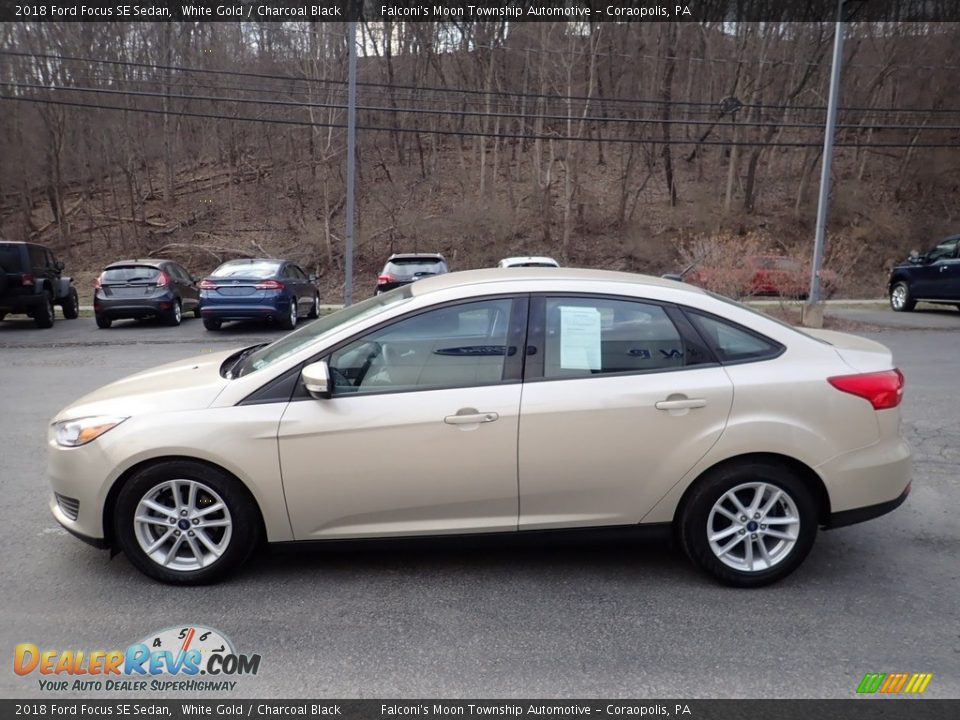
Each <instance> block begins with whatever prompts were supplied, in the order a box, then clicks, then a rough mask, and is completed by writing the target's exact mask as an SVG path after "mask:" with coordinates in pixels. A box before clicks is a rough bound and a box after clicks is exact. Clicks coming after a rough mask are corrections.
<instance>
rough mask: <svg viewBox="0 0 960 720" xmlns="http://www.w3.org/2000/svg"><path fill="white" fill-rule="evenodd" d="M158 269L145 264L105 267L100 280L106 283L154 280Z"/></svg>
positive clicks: (157, 274)
mask: <svg viewBox="0 0 960 720" xmlns="http://www.w3.org/2000/svg"><path fill="white" fill-rule="evenodd" d="M159 275H160V270H158V269H157V268H155V267H149V266H147V265H124V266H122V267H112V268H107V269H106V270H104V271H103V274H102V275H100V282H101V283H105V284H107V285H110V284H114V283H130V282H155V281H156V279H157V277H159Z"/></svg>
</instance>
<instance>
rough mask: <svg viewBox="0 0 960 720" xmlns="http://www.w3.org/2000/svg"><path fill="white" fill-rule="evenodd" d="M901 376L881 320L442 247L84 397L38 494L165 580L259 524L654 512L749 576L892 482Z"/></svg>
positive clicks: (447, 524) (221, 559) (779, 569)
mask: <svg viewBox="0 0 960 720" xmlns="http://www.w3.org/2000/svg"><path fill="white" fill-rule="evenodd" d="M902 393H903V375H902V374H901V373H900V371H899V370H897V369H896V368H894V367H893V365H892V363H891V355H890V352H889V351H888V350H887V349H886V348H885V347H884V346H882V345H880V344H878V343H875V342H872V341H870V340H866V339H863V338H860V337H856V336H853V335H847V334H843V333H836V332H827V331H808V332H800V331H798V330H796V329H794V328H791V327H789V326H787V325H784V324H781V323H780V322H778V321H776V320H774V319H772V318H769V317H767V316H765V315H762V314H760V313H756V312H754V311H752V310H750V309H748V308H746V307H744V306H742V305H738V304H736V303H733V302H731V301H728V300H726V299H723V298H720V297H718V296H715V295H711V294H708V293H706V292H703V291H701V290H699V289H697V288H694V287H690V286H688V285H683V284H680V283H676V282H672V281H669V280H661V279H657V278H652V277H645V276H640V275H630V274H624V273H613V272H603V271H591V270H568V269H547V268H526V269H512V270H481V271H471V272H462V273H453V274H447V275H442V276H437V277H434V278H429V279H425V280H421V281H420V282H418V283H415V284H413V285H406V286H403V287H401V288H398V289H396V290H394V291H391V292H388V293H385V294H383V295H379V296H377V297H374V298H371V299H369V300H366V301H363V302H360V303H358V304H356V305H353V306H351V307H349V308H346V309H344V310H341V311H339V312H336V313H333V314H332V315H328V316H326V317H323V318H321V319H320V320H317V321H315V322H313V323H311V324H310V325H306V326H304V327H302V328H300V329H299V330H297V331H296V332H293V333H291V334H289V335H286V336H285V337H282V338H280V339H279V340H277V341H276V342H273V343H270V344H268V345H264V346H255V347H251V348H246V349H244V350H235V351H228V352H222V353H218V354H213V355H203V356H201V357H198V358H193V359H191V360H185V361H182V362H176V363H172V364H169V365H164V366H162V367H158V368H156V369H154V370H149V371H147V372H142V373H139V374H136V375H133V376H131V377H128V378H126V379H123V380H120V381H118V382H115V383H112V384H110V385H107V386H106V387H104V388H102V389H100V390H98V391H96V392H94V393H91V394H90V395H87V396H86V397H83V398H81V399H80V400H78V401H77V402H75V403H73V404H72V405H70V406H69V407H67V408H65V409H64V410H63V411H61V412H60V413H59V414H58V415H57V416H56V417H55V418H54V419H53V421H52V423H51V425H50V432H49V466H48V471H49V476H50V481H51V484H52V485H53V497H52V498H51V503H50V508H51V510H52V512H53V514H54V516H55V517H56V519H57V520H58V521H59V522H60V523H61V524H62V525H63V526H64V527H65V528H66V529H67V530H69V531H70V532H71V533H73V534H75V535H77V536H78V537H80V538H81V539H85V540H87V541H89V542H91V543H93V544H94V545H97V546H100V547H109V548H111V549H116V550H121V551H123V552H124V553H125V554H126V555H127V556H128V557H129V559H130V561H131V562H132V563H133V564H134V565H135V566H136V567H137V568H139V569H140V570H141V571H143V572H144V573H146V574H147V575H149V576H151V577H153V578H156V579H158V580H162V581H164V582H169V583H177V584H198V583H205V582H212V581H215V580H217V579H219V578H222V577H223V576H224V575H225V574H227V573H228V572H230V571H232V570H235V569H236V568H237V567H238V566H239V565H240V564H241V563H242V562H243V561H244V560H245V559H246V558H247V557H248V556H249V555H250V553H251V552H252V550H253V549H254V548H255V547H256V546H257V545H258V544H259V543H261V542H263V541H267V542H270V543H285V542H290V541H306V540H316V541H325V540H344V539H358V538H388V537H411V536H442V535H455V534H466V533H501V534H514V536H517V534H521V535H522V534H524V533H530V532H532V531H539V532H540V533H541V534H542V533H543V532H544V531H564V532H569V531H572V530H579V529H606V530H620V529H624V530H626V529H631V528H634V529H636V528H643V527H648V528H654V529H667V530H671V531H672V532H673V533H674V534H675V537H676V538H677V539H678V541H679V543H680V545H681V546H682V547H683V549H684V550H685V551H686V553H687V555H688V556H689V557H690V559H691V560H692V561H693V562H694V563H695V564H697V565H698V566H699V567H701V568H702V569H703V570H705V571H706V572H707V573H709V574H711V575H712V576H714V577H715V578H717V579H719V580H720V581H722V582H724V583H727V584H731V585H736V586H743V587H752V586H759V585H764V584H767V583H770V582H774V581H776V580H778V579H780V578H782V577H784V576H786V575H787V574H789V573H790V572H791V571H793V570H794V569H795V568H796V567H797V566H799V565H800V563H801V562H802V561H803V559H804V557H805V556H806V555H807V553H808V552H809V551H810V548H811V546H812V544H813V541H814V537H815V536H816V534H817V529H818V528H834V527H838V526H841V525H848V524H851V523H855V522H860V521H862V520H867V519H869V518H873V517H876V516H878V515H881V514H883V513H886V512H889V511H890V510H892V509H894V508H896V507H897V506H898V505H900V503H902V502H903V501H904V500H905V499H906V496H907V494H908V492H909V490H910V449H909V447H908V446H907V444H906V443H905V442H904V440H903V438H902V437H901V434H900V410H899V404H900V400H901V397H902Z"/></svg>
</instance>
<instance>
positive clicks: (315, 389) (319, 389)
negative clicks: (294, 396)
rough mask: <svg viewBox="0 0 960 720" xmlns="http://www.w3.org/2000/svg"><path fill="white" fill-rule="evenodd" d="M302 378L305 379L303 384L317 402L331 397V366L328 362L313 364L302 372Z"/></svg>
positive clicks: (321, 361) (322, 361)
mask: <svg viewBox="0 0 960 720" xmlns="http://www.w3.org/2000/svg"><path fill="white" fill-rule="evenodd" d="M300 377H302V378H303V384H304V385H305V386H306V388H307V392H308V393H310V395H311V396H313V397H314V398H315V399H317V400H323V399H328V398H329V397H330V366H329V365H327V361H326V360H320V361H319V362H315V363H311V364H309V365H307V366H306V367H305V368H304V369H303V370H301V371H300Z"/></svg>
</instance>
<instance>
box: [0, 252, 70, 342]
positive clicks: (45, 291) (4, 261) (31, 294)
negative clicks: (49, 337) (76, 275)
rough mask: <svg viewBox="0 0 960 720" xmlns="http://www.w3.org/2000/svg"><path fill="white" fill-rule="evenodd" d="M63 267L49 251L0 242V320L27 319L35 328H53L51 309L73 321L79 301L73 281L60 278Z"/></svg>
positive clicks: (52, 312)
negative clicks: (26, 317) (55, 309)
mask: <svg viewBox="0 0 960 720" xmlns="http://www.w3.org/2000/svg"><path fill="white" fill-rule="evenodd" d="M62 272H63V263H62V262H60V261H59V260H57V258H56V257H55V256H54V254H53V253H52V252H51V251H50V249H49V248H47V247H44V246H43V245H37V244H36V243H28V242H14V241H12V240H0V320H3V319H4V318H5V317H6V316H7V315H17V314H20V315H29V316H30V317H32V318H33V320H34V322H35V323H36V324H37V327H40V328H49V327H53V320H54V311H53V306H54V305H59V306H60V307H61V308H63V316H64V317H65V318H66V319H67V320H73V319H75V318H76V317H77V316H78V315H79V314H80V301H79V299H78V297H77V289H76V288H75V287H74V286H73V280H72V279H71V278H68V277H63V276H62V275H61V273H62Z"/></svg>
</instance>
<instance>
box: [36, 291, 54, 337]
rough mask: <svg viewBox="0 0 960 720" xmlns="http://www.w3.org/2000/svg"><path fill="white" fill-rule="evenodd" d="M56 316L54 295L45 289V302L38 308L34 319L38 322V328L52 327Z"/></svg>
mask: <svg viewBox="0 0 960 720" xmlns="http://www.w3.org/2000/svg"><path fill="white" fill-rule="evenodd" d="M54 317H55V316H54V314H53V295H51V294H50V293H49V292H46V291H44V293H43V303H42V304H41V305H40V306H39V307H38V308H37V312H36V314H35V315H34V316H33V321H34V322H35V323H36V324H37V327H38V328H44V329H46V328H52V327H53V321H54Z"/></svg>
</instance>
